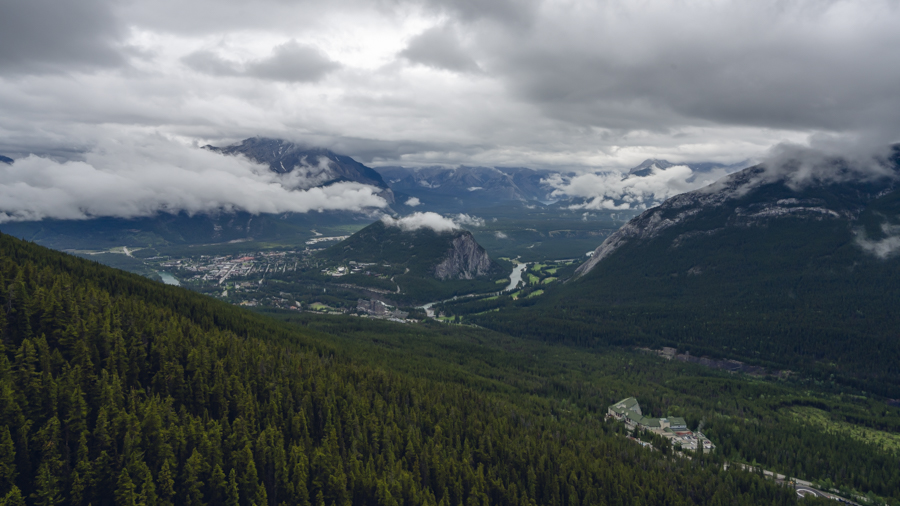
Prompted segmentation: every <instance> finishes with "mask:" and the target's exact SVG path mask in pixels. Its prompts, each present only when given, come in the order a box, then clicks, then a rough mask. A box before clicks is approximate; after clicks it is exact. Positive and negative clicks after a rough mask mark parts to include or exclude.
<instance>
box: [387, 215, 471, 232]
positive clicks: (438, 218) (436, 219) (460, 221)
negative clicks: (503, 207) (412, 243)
mask: <svg viewBox="0 0 900 506" xmlns="http://www.w3.org/2000/svg"><path fill="white" fill-rule="evenodd" d="M381 221H382V222H384V224H385V225H388V226H390V227H399V228H400V229H401V230H404V231H406V232H412V231H414V230H419V229H422V228H430V229H431V230H434V231H435V232H437V233H442V232H452V231H454V230H459V229H461V228H463V226H470V227H480V226H483V225H484V220H483V219H481V218H478V217H477V216H469V215H468V214H457V215H456V216H450V217H446V216H442V215H440V214H438V213H433V212H430V211H429V212H425V213H413V214H410V215H409V216H403V217H400V218H393V217H391V216H383V217H382V218H381Z"/></svg>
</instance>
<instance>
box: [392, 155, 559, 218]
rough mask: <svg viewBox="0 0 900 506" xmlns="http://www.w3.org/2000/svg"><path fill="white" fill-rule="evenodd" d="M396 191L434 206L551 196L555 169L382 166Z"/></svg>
mask: <svg viewBox="0 0 900 506" xmlns="http://www.w3.org/2000/svg"><path fill="white" fill-rule="evenodd" d="M376 170H377V171H378V172H380V173H381V175H382V176H383V177H384V178H385V180H386V181H387V183H388V185H389V186H390V187H391V189H393V190H394V191H395V192H402V193H404V194H407V195H410V196H413V197H416V198H418V199H420V200H422V201H423V202H425V203H427V204H430V206H431V207H449V208H452V209H458V208H467V207H471V206H472V205H477V206H479V207H482V206H485V205H489V203H499V202H507V201H531V200H550V193H551V192H552V191H553V189H554V188H553V187H552V186H550V185H549V184H548V183H547V182H546V181H545V180H546V178H547V177H548V176H550V175H551V174H555V172H553V171H547V170H534V169H528V168H522V167H512V168H510V167H468V166H465V165H460V166H458V167H440V166H434V167H422V168H418V169H414V168H408V167H378V168H377V169H376Z"/></svg>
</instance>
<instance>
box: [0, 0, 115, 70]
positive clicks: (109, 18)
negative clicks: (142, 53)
mask: <svg viewBox="0 0 900 506" xmlns="http://www.w3.org/2000/svg"><path fill="white" fill-rule="evenodd" d="M112 7H113V6H112V3H111V2H108V1H105V0H78V1H64V2H59V1H54V0H27V1H21V0H0V75H16V74H22V73H44V72H58V71H60V70H64V69H68V68H71V67H72V66H74V65H77V66H83V67H88V68H96V67H109V66H115V65H120V64H122V63H124V58H123V57H122V55H121V54H120V48H119V40H120V36H121V30H120V26H119V23H118V22H117V20H116V19H115V16H114V14H113V8H112Z"/></svg>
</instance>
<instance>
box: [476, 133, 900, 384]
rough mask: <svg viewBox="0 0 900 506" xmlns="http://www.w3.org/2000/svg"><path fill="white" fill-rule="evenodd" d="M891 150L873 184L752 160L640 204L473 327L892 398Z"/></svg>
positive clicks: (894, 245) (899, 230)
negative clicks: (635, 349)
mask: <svg viewBox="0 0 900 506" xmlns="http://www.w3.org/2000/svg"><path fill="white" fill-rule="evenodd" d="M898 167H900V149H895V150H894V152H893V156H892V157H891V158H890V159H889V160H885V161H884V167H883V168H884V170H883V171H882V172H880V174H881V175H880V176H879V177H875V176H872V175H866V174H856V175H852V174H851V175H848V168H847V167H845V166H842V162H838V163H836V164H835V166H824V167H818V168H817V173H819V174H826V175H827V174H829V173H831V174H834V175H835V177H832V178H828V177H824V178H820V179H816V180H809V181H802V180H798V179H797V176H798V174H799V173H796V172H794V173H792V172H791V171H786V172H784V173H779V172H778V171H776V170H773V169H772V168H770V167H767V166H764V165H758V166H754V167H750V168H748V169H745V170H743V171H740V172H738V173H736V174H733V175H731V176H728V177H726V178H724V179H722V180H720V181H719V182H717V183H715V184H713V185H711V186H709V187H706V188H702V189H700V190H696V191H692V192H688V193H684V194H682V195H678V196H676V197H673V198H671V199H668V200H667V201H665V202H664V203H663V204H662V205H660V206H658V207H655V208H652V209H649V210H647V211H645V212H644V213H642V214H641V215H639V216H637V217H635V218H634V219H632V220H631V221H630V222H629V223H627V224H626V225H625V226H623V227H622V228H621V229H620V230H619V231H617V232H615V233H614V234H612V235H611V236H609V237H608V238H607V239H606V240H605V241H604V242H603V243H602V244H601V245H600V246H599V247H598V248H597V249H596V250H595V251H594V252H593V255H592V257H591V258H590V259H589V260H588V261H587V262H585V263H584V264H583V265H582V266H581V267H580V268H579V269H578V271H577V274H576V277H575V278H574V279H572V280H570V281H569V282H568V283H566V284H565V285H563V286H560V287H558V288H557V289H556V290H555V291H552V292H551V291H550V290H548V292H547V294H546V295H545V296H544V297H542V298H541V299H540V300H539V301H534V302H530V303H529V305H528V307H522V308H521V309H514V310H513V311H509V312H500V313H491V314H485V315H482V316H480V317H476V318H475V322H476V323H479V324H482V325H487V326H493V327H494V328H496V329H501V328H502V329H504V330H505V331H508V332H513V333H519V334H521V335H533V336H535V337H541V338H542V339H548V340H563V341H575V342H581V343H587V344H592V345H599V344H604V343H605V344H620V345H622V344H624V345H642V346H651V347H652V346H672V347H676V348H678V349H679V350H681V351H689V352H690V353H691V354H693V355H708V356H713V357H724V358H734V359H739V360H745V361H748V360H749V361H752V362H755V363H757V364H760V365H766V366H771V367H773V368H782V369H791V370H793V371H801V372H802V373H803V374H808V375H811V376H813V377H816V378H818V379H819V380H820V381H835V380H836V379H838V380H840V381H842V382H844V383H845V384H853V385H857V386H858V387H859V388H862V389H864V390H870V391H875V392H879V393H881V394H883V395H891V396H895V397H897V396H900V387H898V386H897V385H900V365H898V364H900V339H898V334H897V329H898V328H900V313H898V312H897V311H896V301H897V300H900V255H898V253H900V191H898V181H900V168H898Z"/></svg>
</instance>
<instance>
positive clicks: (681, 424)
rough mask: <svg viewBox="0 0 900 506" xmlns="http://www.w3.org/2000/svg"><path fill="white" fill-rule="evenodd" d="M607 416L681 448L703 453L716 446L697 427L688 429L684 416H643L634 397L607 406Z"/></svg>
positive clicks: (632, 428) (631, 428)
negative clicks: (695, 429)
mask: <svg viewBox="0 0 900 506" xmlns="http://www.w3.org/2000/svg"><path fill="white" fill-rule="evenodd" d="M607 417H609V418H614V419H616V420H619V421H621V422H624V423H625V426H626V427H628V428H629V429H630V430H632V431H633V430H635V429H641V430H646V431H650V432H652V433H654V434H658V435H660V436H663V437H665V438H667V439H668V440H669V441H670V442H671V443H672V446H674V447H675V448H680V449H681V450H689V451H697V449H698V448H702V450H703V453H709V452H711V451H713V450H714V449H715V448H716V446H715V445H714V444H713V443H712V441H710V440H709V438H707V437H706V436H704V435H703V433H701V432H700V430H699V429H698V430H697V431H696V432H694V431H691V430H690V429H688V427H687V422H685V420H684V418H681V417H677V416H672V417H668V418H650V417H646V416H644V414H643V413H642V412H641V405H640V404H639V403H638V401H637V399H635V398H634V397H629V398H627V399H622V400H621V401H619V402H617V403H615V404H613V405H611V406H609V408H608V410H607Z"/></svg>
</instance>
